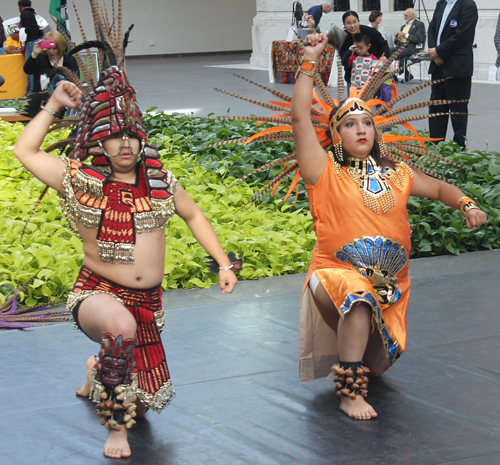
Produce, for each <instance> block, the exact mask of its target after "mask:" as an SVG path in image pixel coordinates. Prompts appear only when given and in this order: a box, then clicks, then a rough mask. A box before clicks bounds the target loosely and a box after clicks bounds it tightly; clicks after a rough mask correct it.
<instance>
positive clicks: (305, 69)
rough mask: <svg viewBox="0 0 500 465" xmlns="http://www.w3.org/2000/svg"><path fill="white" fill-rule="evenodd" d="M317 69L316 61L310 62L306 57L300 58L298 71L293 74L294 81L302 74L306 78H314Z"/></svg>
mask: <svg viewBox="0 0 500 465" xmlns="http://www.w3.org/2000/svg"><path fill="white" fill-rule="evenodd" d="M317 67H318V62H317V61H311V60H308V59H307V58H306V57H302V61H301V62H300V66H299V69H298V70H297V72H296V73H295V79H297V76H298V75H299V73H304V74H306V75H307V76H310V77H314V75H315V74H316V69H317Z"/></svg>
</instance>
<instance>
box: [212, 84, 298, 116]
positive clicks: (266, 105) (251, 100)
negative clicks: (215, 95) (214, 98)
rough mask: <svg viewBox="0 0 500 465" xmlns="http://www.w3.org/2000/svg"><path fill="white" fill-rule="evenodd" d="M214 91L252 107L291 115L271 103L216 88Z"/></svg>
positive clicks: (284, 109) (285, 109) (288, 111)
mask: <svg viewBox="0 0 500 465" xmlns="http://www.w3.org/2000/svg"><path fill="white" fill-rule="evenodd" d="M214 90H216V91H217V92H221V93H223V94H227V95H230V96H231V97H236V98H239V99H240V100H244V101H245V102H249V103H253V104H254V105H260V106H261V107H264V108H269V109H270V110H274V111H280V112H282V113H286V114H288V115H290V114H291V112H290V110H288V109H287V108H283V107H280V106H278V105H274V104H272V103H266V102H260V101H259V100H254V99H252V98H248V97H242V96H241V95H238V94H234V93H233V92H228V91H227V90H222V89H217V88H216V89H214Z"/></svg>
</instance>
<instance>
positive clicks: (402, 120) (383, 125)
mask: <svg viewBox="0 0 500 465" xmlns="http://www.w3.org/2000/svg"><path fill="white" fill-rule="evenodd" d="M466 114H467V113H459V112H450V113H447V112H440V113H426V114H425V115H414V116H405V117H404V118H399V119H395V120H393V121H388V122H387V123H381V124H377V129H378V130H379V131H383V130H384V129H388V128H390V127H392V126H395V125H396V124H402V123H409V122H410V121H420V120H422V119H426V118H434V117H435V116H445V115H466Z"/></svg>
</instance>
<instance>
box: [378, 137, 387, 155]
mask: <svg viewBox="0 0 500 465" xmlns="http://www.w3.org/2000/svg"><path fill="white" fill-rule="evenodd" d="M378 148H379V151H380V156H381V157H382V158H387V157H389V152H388V151H387V146H386V145H385V142H384V141H383V140H382V139H381V140H380V141H379V142H378Z"/></svg>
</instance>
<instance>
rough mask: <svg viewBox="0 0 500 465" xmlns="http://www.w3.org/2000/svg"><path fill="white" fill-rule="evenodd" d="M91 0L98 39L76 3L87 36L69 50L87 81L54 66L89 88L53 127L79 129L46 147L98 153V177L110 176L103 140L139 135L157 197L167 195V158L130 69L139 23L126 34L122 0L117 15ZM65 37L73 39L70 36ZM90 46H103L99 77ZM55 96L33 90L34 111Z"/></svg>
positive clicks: (83, 155) (81, 154) (72, 153)
mask: <svg viewBox="0 0 500 465" xmlns="http://www.w3.org/2000/svg"><path fill="white" fill-rule="evenodd" d="M89 1H90V6H91V9H92V18H93V22H94V27H95V33H96V36H97V39H96V40H91V41H88V40H87V36H86V34H85V31H84V29H83V26H82V23H81V21H80V17H79V15H78V11H77V10H76V6H75V4H73V7H74V8H75V14H76V17H77V20H78V24H79V27H80V32H81V35H82V38H83V40H84V42H83V43H82V44H80V45H78V46H76V47H72V49H71V50H70V52H69V55H74V56H75V59H76V60H77V62H78V65H79V67H80V71H81V73H82V75H83V77H84V82H85V84H84V83H83V82H82V81H81V80H80V78H79V76H77V75H76V74H74V73H72V72H71V71H69V70H68V69H67V68H64V67H60V68H56V69H55V70H54V73H55V72H59V73H61V74H63V75H64V76H66V78H67V79H68V80H69V81H71V82H73V83H74V84H75V85H77V86H78V88H79V89H80V90H81V91H82V93H83V98H82V100H83V102H84V103H83V106H82V109H81V111H80V114H79V115H78V116H70V117H67V118H64V119H56V120H55V122H54V125H53V126H52V127H51V129H50V131H54V130H56V129H62V128H65V127H70V126H76V131H73V133H71V135H70V136H69V137H68V138H66V139H64V140H61V141H59V142H57V143H55V144H53V145H51V146H50V147H48V148H47V149H46V151H48V152H50V151H52V150H55V149H58V148H63V150H66V154H67V155H68V156H69V157H70V158H75V159H77V160H79V161H81V162H84V161H85V160H87V159H88V158H89V157H92V161H91V163H92V165H93V166H94V167H95V173H98V174H97V176H98V177H100V176H102V178H103V179H105V178H107V177H109V176H110V175H111V173H112V166H111V163H110V162H109V158H108V157H107V156H106V154H105V153H104V152H103V150H102V148H101V144H100V142H102V141H104V140H106V139H109V138H112V137H114V136H116V135H118V134H123V133H126V134H128V135H129V136H131V137H136V138H138V139H139V140H140V141H141V147H142V149H143V151H142V154H141V156H142V158H143V161H144V171H145V175H146V179H147V180H148V186H149V191H150V195H151V198H152V199H155V198H158V199H161V196H162V195H163V194H162V187H163V185H162V184H161V183H162V182H163V179H162V175H161V173H160V170H161V168H162V163H161V162H160V161H159V154H158V151H157V150H156V147H154V146H153V145H152V144H151V143H150V142H149V141H148V139H147V133H146V126H145V124H144V121H143V119H142V113H141V111H140V110H139V106H138V104H137V99H136V91H135V89H134V88H133V87H132V86H131V85H130V83H129V81H128V79H127V74H126V65H125V49H126V47H127V44H128V42H129V35H130V31H131V30H132V28H133V25H131V26H130V27H129V28H128V30H127V31H126V32H125V34H122V0H117V1H116V10H115V1H114V0H112V15H111V16H110V15H109V14H108V9H107V7H106V3H105V1H104V0H89ZM63 35H64V33H63ZM122 35H123V37H122ZM65 39H66V41H67V42H68V43H70V41H69V38H68V37H67V36H66V37H65ZM90 49H97V52H98V64H99V69H100V70H103V71H102V72H101V73H100V76H99V77H98V78H96V75H97V69H96V66H95V63H94V60H93V57H92V54H91V52H90ZM49 96H50V94H47V93H44V95H38V96H37V95H36V94H35V95H32V96H30V97H31V101H30V102H28V106H30V107H31V109H32V111H33V109H35V111H34V113H36V112H37V111H38V110H39V106H40V104H41V103H42V101H43V100H47V98H48V97H49ZM31 116H33V114H32V115H31ZM153 178H154V179H153Z"/></svg>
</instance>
